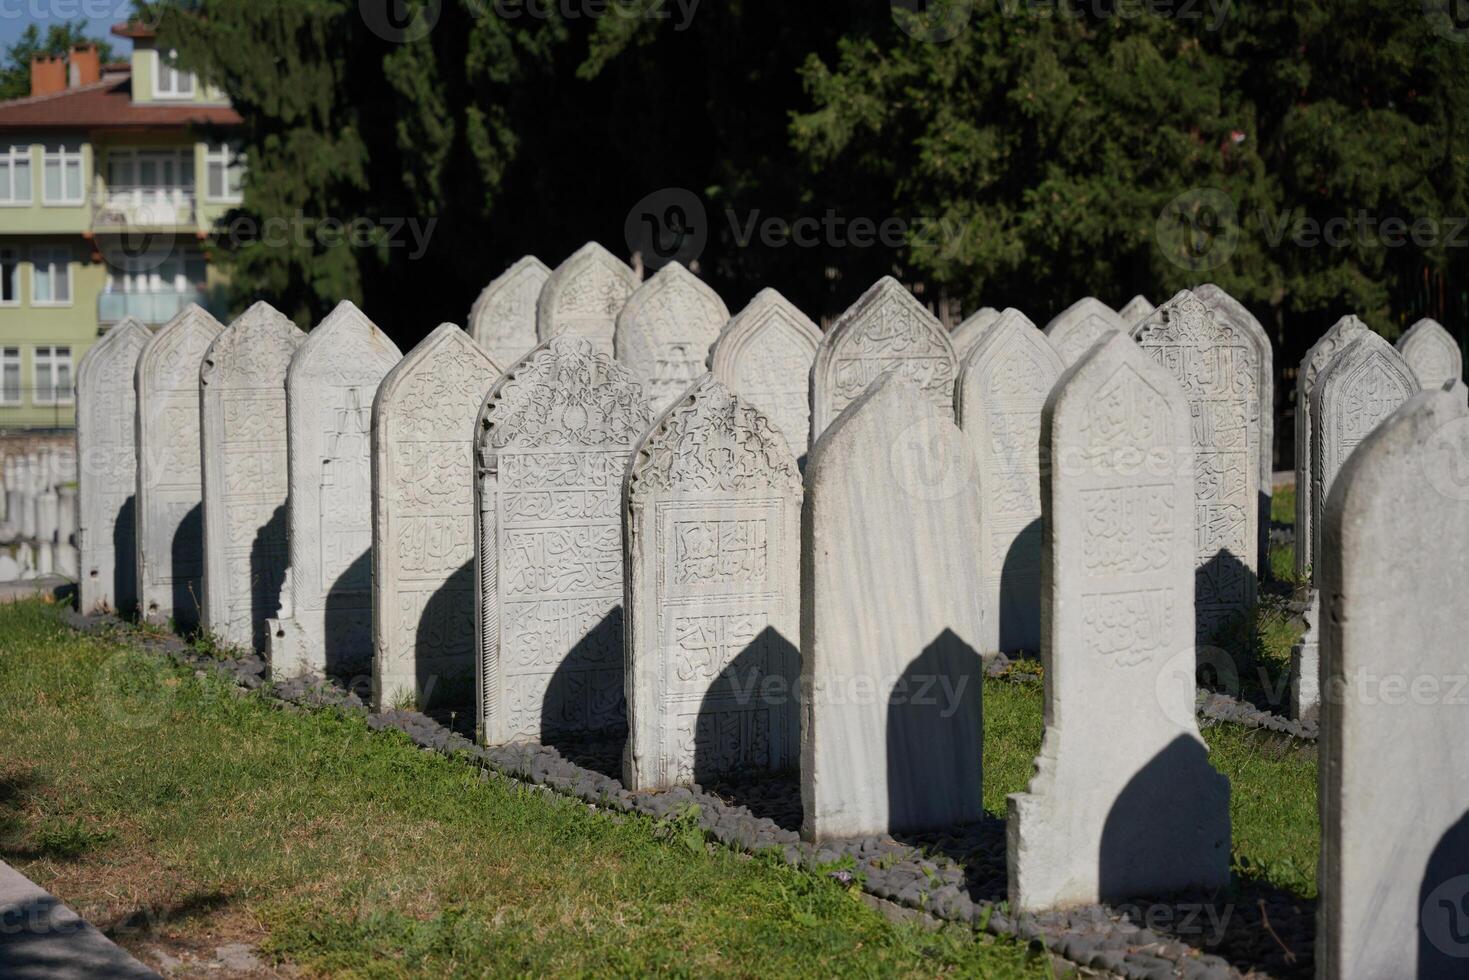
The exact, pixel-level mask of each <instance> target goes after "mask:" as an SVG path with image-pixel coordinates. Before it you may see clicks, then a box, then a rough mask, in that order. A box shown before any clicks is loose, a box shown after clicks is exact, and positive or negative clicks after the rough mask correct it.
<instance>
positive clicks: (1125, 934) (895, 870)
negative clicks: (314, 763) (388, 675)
mask: <svg viewBox="0 0 1469 980" xmlns="http://www.w3.org/2000/svg"><path fill="white" fill-rule="evenodd" d="M66 618H67V622H68V623H69V624H70V625H71V626H72V627H73V628H75V629H77V630H79V631H81V632H85V633H92V634H113V635H121V636H123V637H125V638H127V639H129V640H131V641H132V642H134V643H136V644H137V645H139V646H140V647H142V648H144V649H146V650H149V651H150V652H154V653H158V654H161V655H165V656H168V657H170V658H172V659H174V660H175V661H177V662H180V663H183V664H187V665H189V666H191V667H194V668H195V669H196V670H198V671H201V672H202V671H205V670H212V671H215V672H218V673H221V674H223V675H225V676H226V677H227V678H228V679H229V680H231V681H233V682H234V683H236V684H238V685H239V686H240V687H242V688H245V689H248V690H259V689H262V688H266V689H267V690H266V694H267V696H269V697H272V698H274V699H276V700H277V701H278V702H280V703H282V706H283V707H288V708H295V709H296V710H300V709H303V708H308V709H318V708H329V707H331V708H339V709H342V710H345V711H348V712H353V713H357V714H360V715H363V716H364V717H365V718H366V720H367V724H368V727H369V728H371V729H373V730H375V731H383V730H387V729H397V730H399V731H401V732H403V733H405V734H406V735H407V736H408V737H409V738H410V739H411V740H412V741H413V742H414V743H415V744H417V745H419V746H420V747H422V748H424V749H426V750H432V751H435V752H440V753H443V754H445V755H448V756H461V757H467V758H469V759H472V760H474V762H475V763H476V764H478V765H480V766H482V767H483V769H484V770H485V771H486V772H487V778H488V777H489V776H490V775H491V774H494V775H498V776H499V777H504V778H510V779H514V780H518V781H522V782H526V783H530V784H533V785H536V786H542V787H545V788H546V789H547V790H549V791H554V792H558V793H561V794H563V795H567V796H574V797H576V798H578V799H580V800H582V801H583V802H584V803H586V804H588V805H589V806H591V807H593V808H595V809H604V810H609V811H613V812H620V813H629V814H632V813H637V814H644V815H647V816H649V817H653V818H655V819H660V820H663V819H672V818H683V819H693V820H696V821H697V823H698V825H699V826H700V828H701V829H702V830H703V831H704V833H705V836H706V838H708V839H711V840H713V841H717V842H719V843H721V844H724V845H726V846H728V847H731V848H735V849H737V850H741V851H744V852H747V853H751V854H758V853H762V852H766V851H771V850H775V851H779V853H780V854H781V855H782V857H783V858H784V859H785V860H786V861H787V862H788V863H790V864H791V865H794V866H797V867H800V868H803V869H805V870H807V871H809V872H811V873H814V874H824V875H826V876H828V877H831V878H833V879H835V880H837V881H838V882H840V883H842V884H851V883H857V884H859V885H860V886H861V887H862V888H863V889H864V890H865V891H866V892H867V893H868V894H869V895H871V896H875V897H876V898H877V899H879V900H885V901H886V902H891V903H895V904H896V905H897V906H906V907H907V908H908V909H913V910H917V912H918V913H920V914H922V915H924V916H927V917H932V918H936V919H942V920H948V921H952V922H963V923H969V924H972V925H973V926H974V927H975V928H978V929H980V930H982V931H986V932H989V933H991V934H993V935H995V936H1002V937H1011V938H1017V939H1020V940H1022V941H1026V942H1028V943H1029V944H1030V945H1031V946H1032V948H1034V949H1036V950H1037V951H1039V950H1042V949H1044V950H1047V951H1049V953H1050V954H1051V955H1053V956H1057V957H1062V958H1064V959H1066V960H1068V961H1070V962H1071V963H1073V964H1076V965H1078V966H1080V967H1082V968H1083V969H1082V971H1081V972H1082V975H1091V976H1094V975H1097V971H1105V972H1107V973H1110V974H1114V975H1117V976H1123V977H1127V978H1132V980H1165V978H1185V980H1223V978H1234V977H1249V978H1256V977H1265V976H1272V977H1290V978H1295V977H1299V978H1307V977H1311V976H1313V973H1314V967H1313V956H1312V944H1313V940H1314V932H1315V929H1314V912H1315V909H1314V902H1310V901H1307V900H1302V899H1299V898H1297V897H1296V896H1294V895H1291V894H1289V893H1286V892H1283V891H1281V890H1279V889H1276V888H1273V887H1271V886H1267V885H1263V884H1261V883H1258V882H1239V883H1236V885H1235V886H1234V887H1233V888H1231V889H1230V890H1229V891H1228V892H1224V893H1218V894H1194V895H1173V896H1168V897H1167V898H1166V899H1165V900H1159V901H1155V902H1151V903H1145V902H1135V903H1122V904H1117V905H1112V906H1087V907H1084V908H1078V909H1069V910H1066V911H1064V912H1050V913H1044V914H1040V915H1034V914H1030V913H1025V914H1021V915H1019V916H1012V915H1010V914H1008V913H1007V912H1006V911H1005V910H1004V909H1003V908H1002V906H1001V904H1000V903H1001V902H1002V901H1003V899H1004V891H1005V838H1004V829H1003V822H1002V821H999V820H995V819H992V818H991V819H988V820H986V821H985V822H983V823H981V824H979V825H976V826H973V827H964V828H955V829H954V830H953V831H951V832H948V833H944V834H935V835H920V836H915V837H912V838H907V839H905V840H903V841H898V840H894V839H893V838H891V837H868V838H864V839H860V840H843V841H823V842H821V843H820V844H812V843H807V842H804V841H802V840H801V839H800V836H799V835H798V834H797V833H796V832H795V831H794V830H792V829H790V827H789V825H790V823H791V821H790V818H789V799H788V796H789V793H790V790H791V787H790V785H789V783H787V784H785V785H774V783H772V785H771V786H767V787H766V788H765V796H764V798H763V800H764V802H766V803H771V802H779V801H780V799H781V798H782V797H787V799H785V801H784V802H785V804H786V807H787V809H786V812H785V816H786V822H787V826H785V827H783V826H781V825H780V823H778V822H777V821H776V820H774V819H772V818H771V817H769V816H757V815H756V813H755V812H753V811H752V809H751V807H750V806H746V805H738V804H735V803H732V802H731V801H730V800H728V799H726V798H725V796H726V795H730V794H726V793H724V792H723V790H724V789H725V788H724V787H714V788H713V791H709V792H706V791H704V790H703V789H701V788H699V787H694V788H685V787H680V788H676V789H672V790H668V791H665V792H656V793H652V792H650V793H632V792H629V791H628V790H626V789H624V788H623V786H622V784H621V783H620V782H619V781H618V780H616V779H614V778H612V777H611V776H608V775H606V773H605V772H600V771H597V770H596V769H595V768H587V767H585V766H583V765H578V764H577V763H576V762H573V761H571V760H570V759H568V758H567V757H566V756H565V755H563V753H562V752H561V751H558V749H556V748H552V747H549V746H544V745H537V744H521V745H512V746H501V747H495V748H486V747H484V746H477V745H475V744H474V742H473V741H471V740H470V739H469V738H466V737H465V736H464V735H463V734H460V733H458V732H456V731H453V730H451V728H449V727H447V726H445V725H444V724H442V723H441V722H440V721H437V720H435V719H433V718H431V717H428V716H427V715H423V714H419V713H417V712H403V711H385V712H381V713H373V712H371V711H370V710H369V709H368V707H367V705H366V704H365V703H364V702H363V700H362V698H361V697H359V696H358V694H357V693H355V692H354V691H352V690H349V689H348V688H347V686H345V685H344V684H342V683H341V682H339V681H321V680H315V681H313V680H306V679H298V680H292V681H287V682H283V683H279V684H269V683H268V682H267V680H266V669H267V668H266V662H265V660H264V658H263V657H261V656H259V655H257V654H244V655H241V656H238V657H235V658H225V659H220V658H218V657H215V656H211V655H205V654H201V653H198V652H197V651H195V650H194V649H192V648H191V647H189V646H188V645H187V644H186V643H184V642H183V641H182V640H180V639H179V638H177V637H174V636H162V635H159V634H154V633H148V632H145V631H142V630H139V629H137V628H136V627H135V626H133V625H132V624H130V623H126V622H124V621H122V620H119V619H117V618H116V617H112V616H82V615H80V614H77V613H75V612H73V611H70V610H68V611H67V612H66ZM1009 666H1010V665H1009V662H1008V661H1006V660H1004V658H999V659H998V660H996V661H994V662H992V663H991V664H990V665H989V668H988V669H989V671H990V673H991V674H992V675H996V676H1001V675H1005V676H1011V678H1012V679H1016V680H1024V678H1023V677H1016V676H1014V675H1013V674H1010V673H1009V672H1008V668H1009ZM1203 711H1204V713H1205V714H1206V715H1207V716H1209V717H1218V718H1220V719H1221V720H1226V721H1233V722H1238V723H1242V724H1254V725H1256V726H1257V727H1262V728H1268V729H1270V730H1272V731H1276V732H1281V733H1283V734H1287V735H1295V734H1296V732H1295V731H1293V730H1292V729H1291V728H1290V727H1286V726H1296V723H1294V722H1289V721H1286V720H1285V719H1279V718H1276V717H1275V716H1272V715H1269V714H1267V713H1265V712H1262V711H1260V710H1259V709H1256V708H1254V707H1253V706H1251V705H1246V704H1244V703H1242V702H1238V701H1235V700H1234V699H1232V698H1227V697H1225V696H1222V695H1213V696H1211V697H1210V698H1208V699H1207V700H1206V702H1205V704H1204V705H1203ZM1296 727H1299V726H1296ZM1297 737H1307V736H1304V735H1299V736H1297ZM588 751H589V752H590V753H592V754H593V755H595V753H596V751H597V749H596V748H595V747H593V748H589V749H588ZM601 751H602V757H601V760H600V761H601V762H602V765H601V768H602V769H604V770H610V771H615V760H613V761H612V763H611V764H610V765H609V764H608V762H609V760H608V759H607V758H606V752H607V748H606V746H603V747H602V750H601ZM571 754H573V755H574V756H575V755H577V754H576V753H571ZM577 757H578V758H581V757H580V756H577ZM583 761H585V760H583ZM749 789H750V787H742V788H741V795H742V796H743V797H744V798H745V799H746V800H752V799H753V800H757V801H758V800H761V799H762V797H761V795H760V792H759V789H758V788H757V789H756V791H755V792H753V793H749V792H747V791H749ZM756 805H757V806H758V805H759V804H758V803H757V804H756ZM761 809H765V807H763V806H762V807H761ZM875 904H878V905H881V903H880V902H879V903H875ZM889 910H890V911H896V910H891V909H889ZM903 914H904V913H903V912H901V911H900V912H899V916H898V917H903Z"/></svg>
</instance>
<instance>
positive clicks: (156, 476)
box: [135, 303, 224, 630]
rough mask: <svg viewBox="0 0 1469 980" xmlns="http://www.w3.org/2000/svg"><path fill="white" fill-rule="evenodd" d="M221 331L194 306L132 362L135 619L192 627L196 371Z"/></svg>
mask: <svg viewBox="0 0 1469 980" xmlns="http://www.w3.org/2000/svg"><path fill="white" fill-rule="evenodd" d="M223 329H224V326H223V325H222V324H221V323H220V322H219V321H218V320H216V319H215V318H214V317H212V316H210V315H209V314H208V313H207V312H205V310H204V309H203V308H202V307H200V306H197V305H195V304H193V303H190V304H189V306H188V307H187V308H186V309H184V311H183V312H182V313H180V314H179V315H178V316H176V317H174V318H173V319H172V320H170V321H169V322H168V323H167V324H165V325H164V326H163V329H161V330H159V331H158V333H156V334H154V335H153V339H152V340H150V341H148V346H146V347H144V348H143V353H142V354H140V355H139V356H138V370H137V375H136V387H137V400H138V401H137V404H138V427H137V459H138V494H137V503H136V505H135V506H136V508H137V512H136V516H137V525H136V528H137V543H138V551H137V556H136V560H137V569H138V573H137V576H138V577H137V580H138V604H139V612H140V613H141V615H142V616H143V617H144V618H145V619H146V620H148V621H149V622H153V623H159V624H163V623H167V622H168V620H169V618H170V617H172V618H173V620H174V622H175V625H176V626H177V627H178V628H179V629H180V630H190V629H193V628H194V627H195V626H197V625H198V624H199V607H200V605H201V603H202V602H203V600H204V512H203V511H204V508H203V485H202V484H203V475H202V469H201V466H200V456H199V365H200V363H201V362H202V361H203V360H204V352H205V351H206V350H208V349H209V345H210V344H211V343H213V342H214V338H215V337H216V336H218V334H219V332H220V331H221V330H223Z"/></svg>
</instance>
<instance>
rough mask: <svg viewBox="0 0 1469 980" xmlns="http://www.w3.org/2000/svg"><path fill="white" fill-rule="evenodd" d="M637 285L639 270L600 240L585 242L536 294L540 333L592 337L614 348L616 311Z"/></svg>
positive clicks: (608, 350) (606, 349)
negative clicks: (633, 268)
mask: <svg viewBox="0 0 1469 980" xmlns="http://www.w3.org/2000/svg"><path fill="white" fill-rule="evenodd" d="M637 288H638V277H637V273H635V272H633V271H632V269H631V268H629V267H628V265H627V263H625V262H623V261H622V260H621V259H619V258H618V257H617V256H615V255H613V254H612V253H611V252H609V251H607V250H606V249H605V248H603V247H602V246H601V245H598V244H597V243H596V242H587V244H585V245H583V246H582V247H581V248H579V249H577V250H576V251H575V252H574V253H572V255H571V256H570V257H569V258H568V259H567V260H566V261H565V262H562V263H561V264H560V265H559V266H557V267H556V271H554V272H552V273H551V277H550V278H549V279H547V280H546V284H545V286H543V287H541V295H540V296H539V297H537V299H536V337H537V339H538V340H539V341H541V342H542V343H544V342H545V341H547V340H550V339H551V338H553V337H559V336H561V335H562V334H574V335H576V336H578V337H586V338H588V339H589V340H591V341H592V343H593V344H594V345H595V346H596V348H597V350H599V351H601V352H602V353H604V354H609V355H610V354H611V353H612V337H613V334H614V332H615V331H616V327H617V314H618V313H620V312H622V307H623V305H624V304H626V303H627V300H628V297H630V296H631V295H632V294H633V291H634V290H636V289H637Z"/></svg>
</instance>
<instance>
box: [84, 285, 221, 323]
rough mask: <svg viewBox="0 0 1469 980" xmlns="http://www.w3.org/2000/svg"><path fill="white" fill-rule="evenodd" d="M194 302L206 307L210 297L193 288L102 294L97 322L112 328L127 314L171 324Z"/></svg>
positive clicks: (99, 298) (99, 297)
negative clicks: (188, 289) (170, 321)
mask: <svg viewBox="0 0 1469 980" xmlns="http://www.w3.org/2000/svg"><path fill="white" fill-rule="evenodd" d="M190 303H198V304H199V305H200V306H203V307H205V308H206V309H207V308H208V306H209V301H208V297H206V296H205V295H204V294H203V293H202V292H199V291H197V290H192V291H188V292H182V293H178V292H173V293H102V294H101V295H99V296H98V297H97V323H98V325H99V326H100V327H102V328H104V329H105V328H106V327H110V326H112V325H113V324H115V323H118V322H120V321H121V320H123V319H124V318H125V317H130V316H133V317H137V318H138V319H139V320H141V321H143V322H144V323H146V324H147V325H149V326H150V327H151V326H157V325H158V324H162V323H167V322H168V321H169V320H172V319H173V318H174V317H176V316H178V315H179V313H181V312H183V309H184V307H186V306H188V305H189V304H190Z"/></svg>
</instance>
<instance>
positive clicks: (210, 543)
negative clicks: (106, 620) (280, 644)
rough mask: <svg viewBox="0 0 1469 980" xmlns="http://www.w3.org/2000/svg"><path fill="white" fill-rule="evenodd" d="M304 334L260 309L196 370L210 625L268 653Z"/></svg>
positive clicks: (228, 638)
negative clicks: (295, 361) (292, 401)
mask: <svg viewBox="0 0 1469 980" xmlns="http://www.w3.org/2000/svg"><path fill="white" fill-rule="evenodd" d="M305 339H306V335H305V334H304V333H302V332H301V331H300V330H299V329H297V328H296V325H295V324H294V323H292V322H291V321H290V320H289V319H288V318H287V317H286V316H284V315H283V314H281V313H278V312H277V311H276V310H275V309H274V308H273V307H271V306H270V304H268V303H256V304H255V305H253V306H251V307H250V308H249V309H248V310H246V311H245V312H244V313H242V314H241V315H240V317H239V319H237V320H235V322H234V323H231V324H230V325H229V326H228V327H226V328H225V330H224V331H223V332H222V333H221V334H220V335H219V336H218V337H216V338H215V339H214V343H212V344H210V345H209V350H208V351H207V352H206V353H205V355H204V362H203V365H202V366H201V368H200V371H199V399H200V415H201V418H202V420H203V426H204V429H203V432H204V438H203V455H204V557H205V565H204V625H205V626H207V627H208V628H209V629H210V631H211V632H213V633H214V634H215V635H216V636H217V637H219V638H220V639H222V640H224V641H225V642H226V643H229V644H232V645H234V646H237V647H245V648H248V649H252V650H261V651H263V650H264V649H265V645H266V621H267V620H268V619H271V618H273V617H274V616H275V615H276V613H277V612H278V610H277V608H276V606H277V603H278V602H279V600H280V594H281V585H282V582H283V581H284V579H285V574H286V489H287V488H286V472H287V465H286V368H287V367H289V366H290V363H291V355H293V354H295V353H296V348H298V347H300V346H301V342H302V341H304V340H305Z"/></svg>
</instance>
